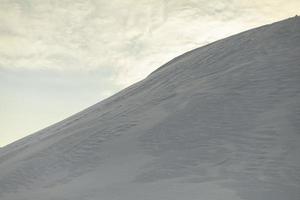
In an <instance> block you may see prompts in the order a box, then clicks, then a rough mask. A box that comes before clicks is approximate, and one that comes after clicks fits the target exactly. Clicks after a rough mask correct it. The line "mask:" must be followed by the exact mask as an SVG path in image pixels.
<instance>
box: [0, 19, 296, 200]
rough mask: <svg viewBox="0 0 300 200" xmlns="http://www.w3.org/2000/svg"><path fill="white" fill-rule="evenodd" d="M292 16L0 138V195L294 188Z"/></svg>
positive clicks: (247, 195)
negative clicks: (35, 128)
mask: <svg viewBox="0 0 300 200" xmlns="http://www.w3.org/2000/svg"><path fill="white" fill-rule="evenodd" d="M299 144H300V18H296V17H295V18H290V19H287V20H284V21H281V22H277V23H274V24H271V25H267V26H263V27H260V28H257V29H253V30H250V31H247V32H244V33H241V34H238V35H235V36H232V37H229V38H226V39H223V40H220V41H217V42H214V43H212V44H210V45H207V46H204V47H202V48H198V49H195V50H193V51H190V52H187V53H186V54H183V55H182V56H179V57H177V58H175V59H174V60H172V61H170V62H169V63H167V64H165V65H164V66H162V67H161V68H159V69H158V70H156V71H155V72H153V73H152V74H150V75H149V76H148V77H147V78H146V79H144V80H143V81H141V82H139V83H136V84H134V85H132V86H131V87H129V88H127V89H125V90H123V91H121V92H120V93H118V94H116V95H114V96H112V97H110V98H108V99H106V100H104V101H102V102H100V103H98V104H96V105H94V106H92V107H90V108H88V109H86V110H84V111H82V112H80V113H78V114H76V115H74V116H72V117H70V118H68V119H66V120H64V121H62V122H60V123H57V124H55V125H53V126H51V127H48V128H46V129H44V130H41V131H39V132H38V133H35V134H33V135H31V136H29V137H26V138H24V139H22V140H20V141H17V142H15V143H13V144H11V145H8V146H6V147H4V148H2V149H1V150H0V199H1V200H100V199H101V200H199V199H200V200H202V199H203V200H253V199H255V200H283V199H284V200H299V199H300V145H299Z"/></svg>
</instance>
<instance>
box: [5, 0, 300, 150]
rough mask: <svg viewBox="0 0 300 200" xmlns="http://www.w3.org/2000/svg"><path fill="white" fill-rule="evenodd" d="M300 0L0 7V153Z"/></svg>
mask: <svg viewBox="0 0 300 200" xmlns="http://www.w3.org/2000/svg"><path fill="white" fill-rule="evenodd" d="M299 13H300V1H299V0H289V1H285V0H206V1H204V0H110V1H106V0H0V94H1V96H0V122H1V123H0V124H1V125H0V146H3V145H6V144H8V143H10V142H12V141H14V140H16V139H19V138H21V137H24V136H26V135H28V134H31V133H33V132H35V131H37V130H39V129H41V128H44V127H46V126H48V125H50V124H52V123H54V122H57V121H60V120H62V119H63V118H65V117H68V116H69V115H71V114H73V113H76V112H78V111H80V110H81V109H83V108H85V107H87V106H90V105H92V104H94V103H96V102H98V101H100V100H102V99H103V98H105V97H108V96H110V95H111V94H113V93H115V92H116V91H118V90H120V89H122V88H124V87H126V86H128V85H130V84H132V83H133V82H136V81H138V80H140V79H142V78H144V77H145V76H146V75H147V74H149V73H150V72H151V71H153V70H154V69H156V68H157V67H159V66H160V65H162V64H163V63H165V62H167V61H168V60H170V59H172V58H173V57H175V56H178V55H180V54H182V53H184V52H186V51H188V50H191V49H193V48H196V47H199V46H202V45H204V44H207V43H209V42H212V41H214V40H217V39H221V38H224V37H226V36H229V35H232V34H235V33H238V32H241V31H244V30H246V29H250V28H253V27H256V26H260V25H264V24H266V23H271V22H275V21H278V20H282V19H284V18H288V17H292V16H294V15H296V14H299Z"/></svg>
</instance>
